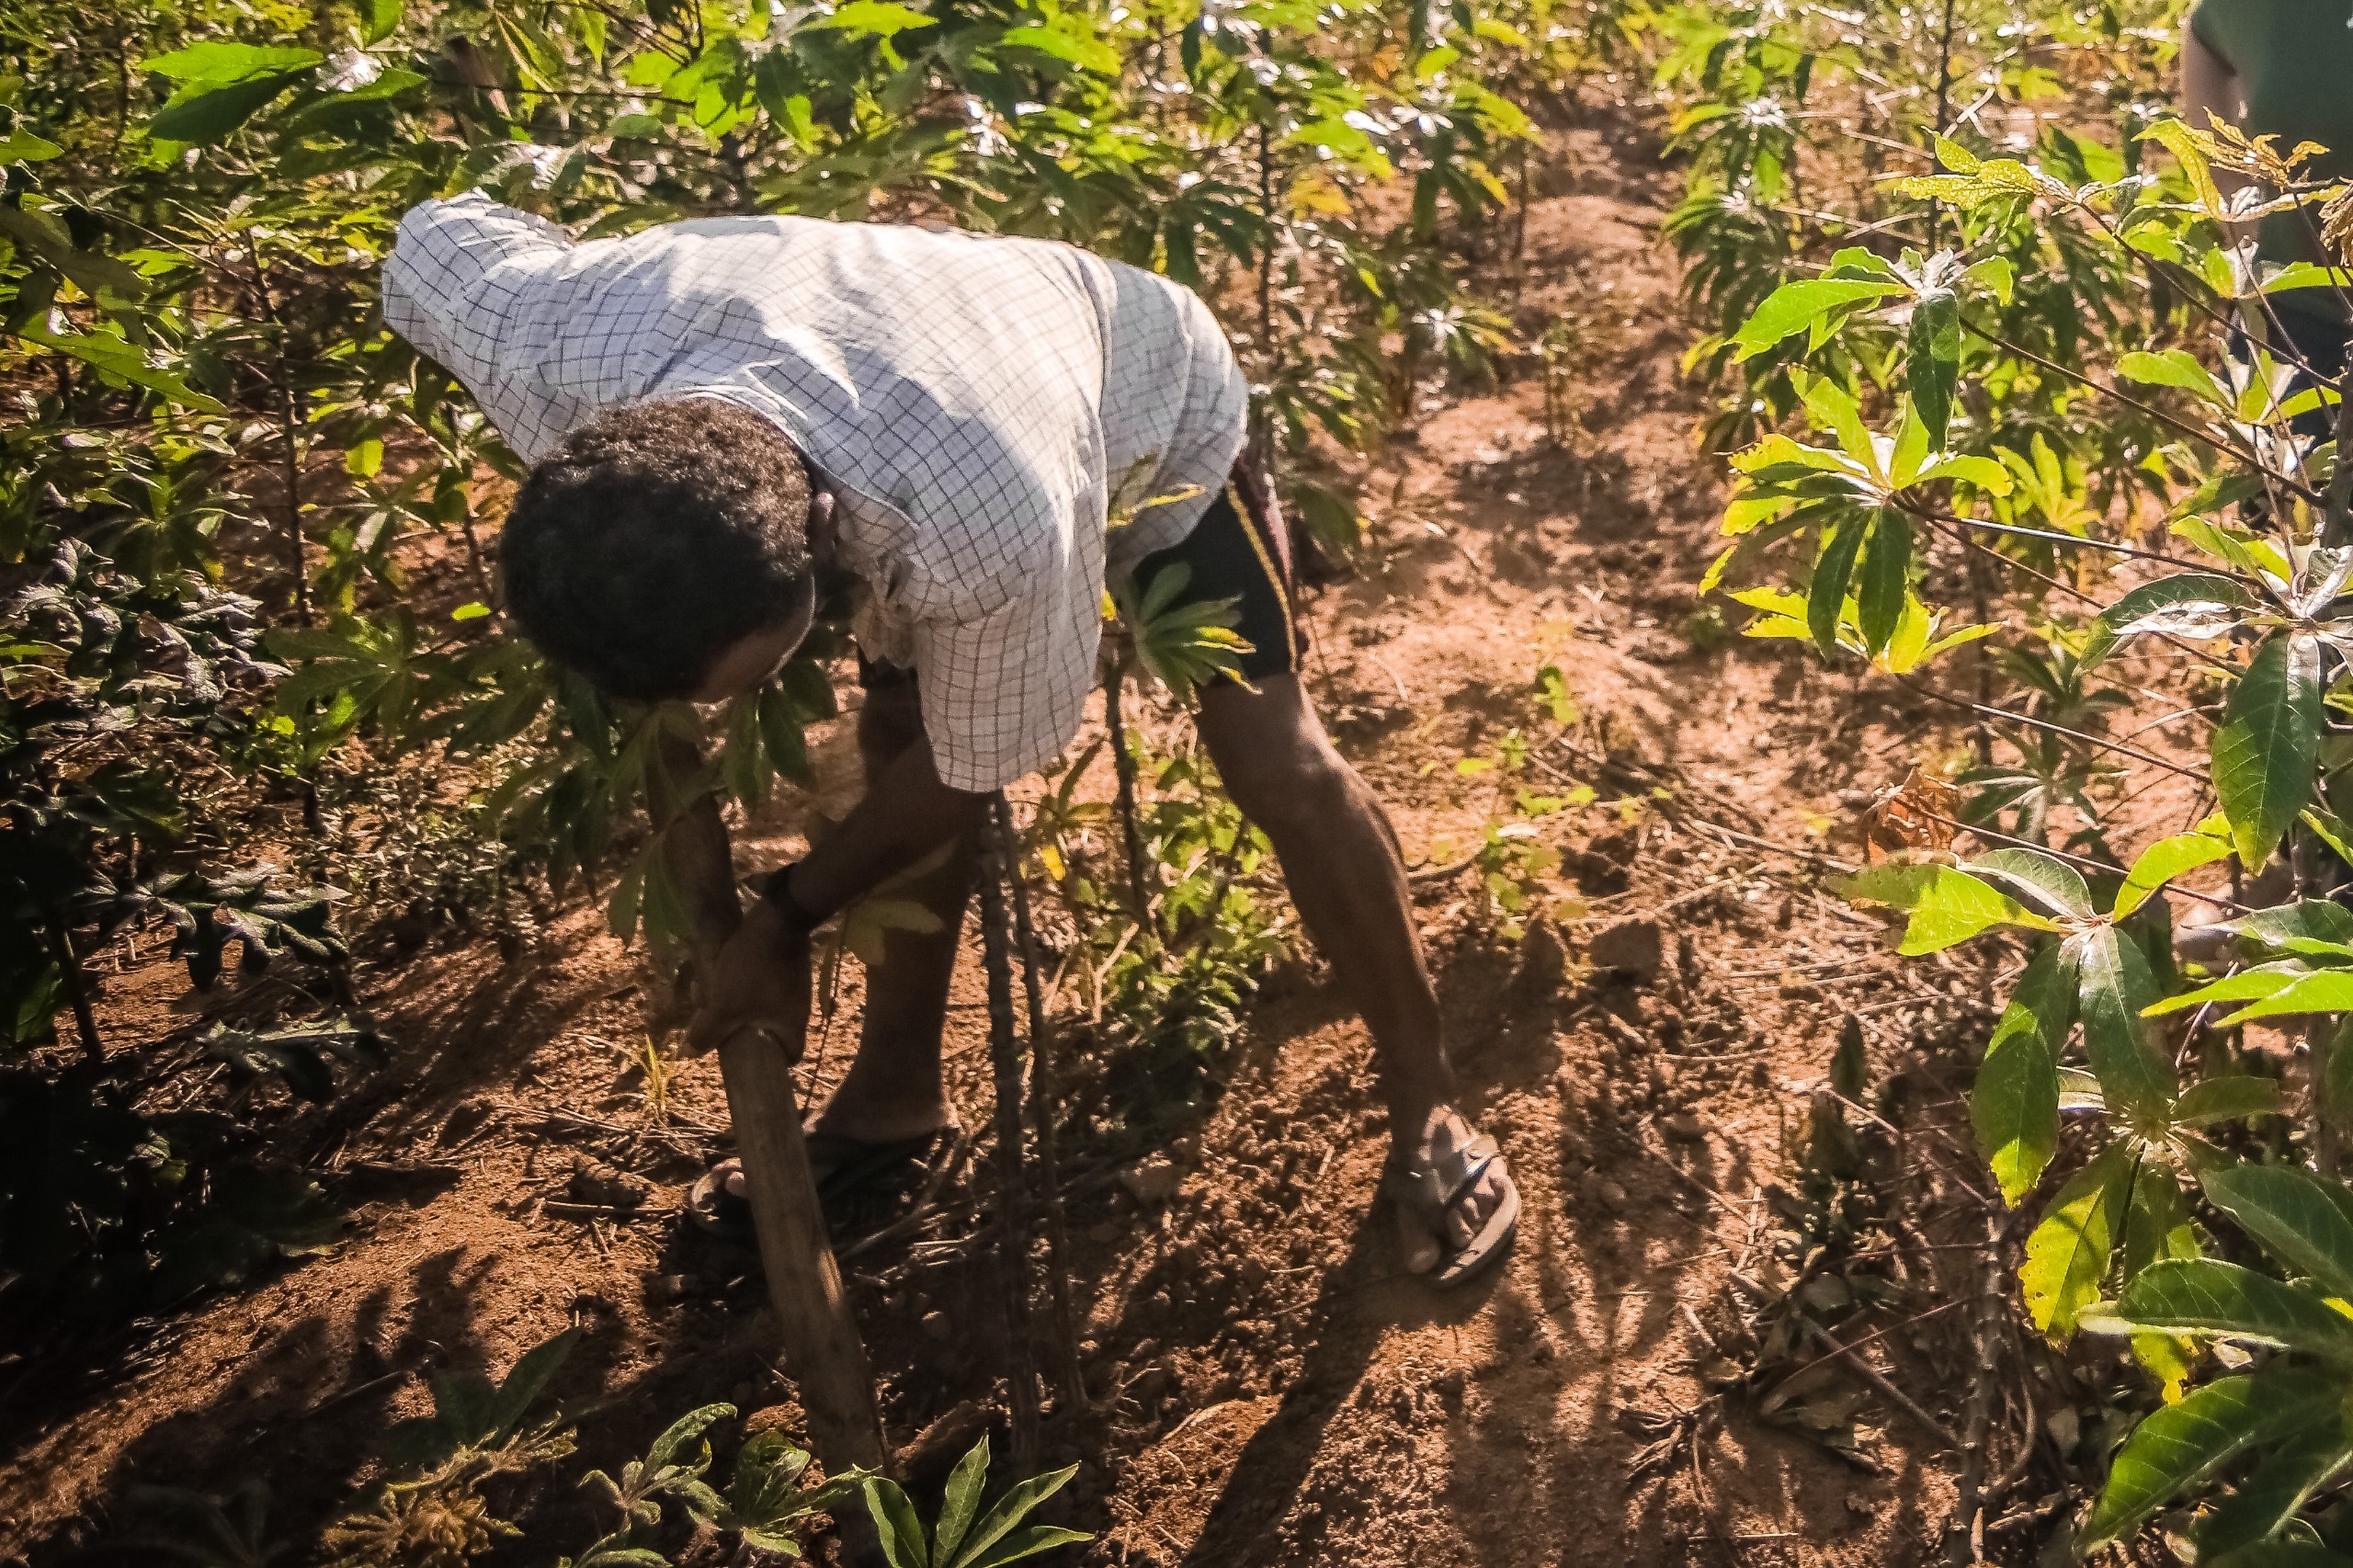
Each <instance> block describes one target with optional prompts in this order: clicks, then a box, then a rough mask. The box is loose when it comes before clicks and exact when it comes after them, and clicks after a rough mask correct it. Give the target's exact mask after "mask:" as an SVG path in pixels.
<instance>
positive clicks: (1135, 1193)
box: [1120, 1157, 1185, 1203]
mask: <svg viewBox="0 0 2353 1568" xmlns="http://www.w3.org/2000/svg"><path fill="white" fill-rule="evenodd" d="M1184 1180H1185V1173H1184V1172H1182V1171H1180V1170H1178V1169H1177V1168H1176V1165H1174V1164H1173V1163H1171V1162H1170V1161H1168V1160H1165V1159H1161V1158H1158V1157H1154V1158H1153V1159H1149V1160H1145V1161H1143V1162H1142V1163H1141V1164H1138V1165H1130V1166H1129V1167H1128V1168H1127V1169H1126V1170H1123V1171H1121V1172H1120V1186H1121V1187H1125V1188H1127V1191H1128V1196H1129V1197H1131V1198H1132V1199H1135V1200H1136V1201H1137V1202H1138V1203H1165V1202H1167V1201H1168V1200H1169V1199H1172V1198H1174V1197H1176V1188H1177V1187H1179V1186H1181V1185H1182V1184H1183V1183H1184Z"/></svg>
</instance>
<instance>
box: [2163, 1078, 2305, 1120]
mask: <svg viewBox="0 0 2353 1568" xmlns="http://www.w3.org/2000/svg"><path fill="white" fill-rule="evenodd" d="M2277 1115H2279V1080H2278V1079H2276V1078H2258V1077H2256V1075H2255V1074H2252V1073H2225V1074H2222V1076H2221V1077H2218V1078H2200V1080H2199V1081H2198V1082H2196V1083H2195V1084H2192V1085H2189V1087H2188V1088H2186V1089H2184V1090H2182V1092H2181V1097H2180V1098H2179V1099H2177V1100H2176V1101H2174V1102H2173V1124H2174V1125H2175V1126H2176V1127H2203V1126H2205V1125H2207V1124H2208V1123H2209V1122H2215V1121H2244V1120H2245V1119H2247V1118H2248V1117H2251V1116H2277Z"/></svg>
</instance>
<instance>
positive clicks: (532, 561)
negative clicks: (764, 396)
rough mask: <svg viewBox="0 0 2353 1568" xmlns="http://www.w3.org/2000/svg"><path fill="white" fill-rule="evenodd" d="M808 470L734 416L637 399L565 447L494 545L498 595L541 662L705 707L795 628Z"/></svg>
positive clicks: (774, 652) (729, 407)
mask: <svg viewBox="0 0 2353 1568" xmlns="http://www.w3.org/2000/svg"><path fill="white" fill-rule="evenodd" d="M810 502H811V493H810V483H809V472H808V470H807V469H806V468H804V467H803V466H802V465H801V458H800V454H798V453H797V452H795V451H794V450H793V448H792V443H791V442H790V440H788V439H787V438H786V437H785V436H784V434H783V432H782V431H780V430H779V429H778V428H777V427H776V426H774V425H772V424H770V423H768V422H767V420H765V419H763V418H761V417H760V416H759V415H756V414H755V413H753V412H752V411H751V410H750V409H747V408H744V407H742V406H740V405H738V404H735V403H726V402H722V401H721V400H719V399H716V398H707V397H688V398H676V399H673V400H670V401H667V402H655V403H636V404H632V405H631V406H629V407H626V408H617V409H612V410H608V412H606V413H604V414H601V415H597V417H596V418H595V419H593V420H591V421H590V422H589V423H587V424H586V425H584V426H581V427H580V428H579V429H577V430H575V431H574V432H573V433H572V434H571V435H569V436H567V437H564V438H563V442H562V443H560V444H559V445H558V446H557V447H556V449H555V450H553V451H552V452H550V453H549V454H548V455H547V457H546V458H545V459H544V460H541V461H540V464H539V466H538V467H536V468H534V469H533V470H532V471H531V473H530V477H529V479H527V480H526V481H525V482H524V483H523V488H522V490H521V492H520V493H519V494H517V496H516V497H515V506H514V509H513V510H512V511H511V512H510V513H509V514H508V515H507V518H506V531H505V533H504V534H503V535H502V536H501V538H500V540H499V560H500V564H501V565H502V566H503V568H504V569H505V573H506V599H507V605H508V608H510V609H512V610H513V611H514V614H515V617H516V619H517V621H519V622H520V623H521V625H522V628H523V631H525V633H527V634H528V635H529V637H530V639H531V641H532V642H536V643H538V644H539V646H540V651H541V652H542V653H546V654H547V655H548V657H550V658H551V659H553V660H555V661H556V662H557V663H558V664H560V665H566V666H568V667H569V668H571V669H574V670H576V671H578V672H579V673H580V674H581V675H583V676H586V677H587V678H588V679H589V680H590V681H591V682H593V683H594V684H595V685H596V686H597V687H598V688H599V689H601V690H603V691H605V692H607V693H608V694H609V695H611V696H614V697H620V698H629V699H635V700H638V701H643V702H654V701H661V700H664V699H669V698H694V699H699V700H705V701H714V700H718V699H721V698H723V697H727V696H732V695H733V694H734V693H735V692H737V691H741V690H744V689H745V688H747V687H751V686H754V685H756V684H757V683H758V682H759V681H761V680H763V679H765V678H767V675H768V673H769V672H770V671H771V670H773V669H774V668H775V667H776V665H778V664H779V663H781V662H782V661H783V660H784V658H785V657H786V656H787V655H789V654H790V653H791V652H792V650H793V648H794V647H796V646H798V645H799V643H800V642H801V638H802V637H803V636H805V635H806V634H807V632H808V630H809V622H810V619H811V618H812V616H813V613H814V609H815V603H816V580H815V574H814V573H813V571H812V570H811V565H810V559H809V515H810Z"/></svg>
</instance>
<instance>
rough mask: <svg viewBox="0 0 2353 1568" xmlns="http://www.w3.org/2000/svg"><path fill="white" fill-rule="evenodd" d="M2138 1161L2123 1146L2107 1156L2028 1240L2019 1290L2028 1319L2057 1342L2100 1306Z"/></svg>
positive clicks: (2046, 1213)
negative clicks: (2086, 1312) (2087, 1310)
mask: <svg viewBox="0 0 2353 1568" xmlns="http://www.w3.org/2000/svg"><path fill="white" fill-rule="evenodd" d="M2132 1159H2133V1156H2132V1151H2131V1149H2130V1148H2128V1147H2127V1146H2126V1145H2124V1144H2122V1143H2111V1144H2109V1146H2108V1147H2107V1148H2105V1149H2103V1150H2101V1151H2100V1152H2099V1153H2098V1154H2097V1156H2096V1157H2095V1158H2094V1159H2093V1160H2092V1162H2091V1164H2089V1165H2086V1166H2085V1167H2084V1168H2083V1169H2082V1170H2080V1171H2077V1172H2076V1173H2075V1176H2073V1177H2072V1178H2071V1179H2070V1180H2069V1181H2068V1182H2067V1185H2066V1186H2064V1187H2061V1188H2060V1189H2059V1190H2058V1192H2057V1193H2056V1194H2054V1195H2053V1196H2052V1199H2051V1206H2050V1207H2049V1208H2047V1209H2045V1210H2043V1211H2042V1218H2041V1220H2040V1221H2039V1222H2037V1224H2036V1225H2035V1227H2034V1230H2033V1231H2032V1233H2029V1235H2028V1236H2027V1239H2026V1260H2025V1262H2023V1263H2022V1264H2020V1265H2019V1266H2018V1286H2019V1288H2020V1290H2021V1291H2022V1292H2023V1293H2024V1295H2025V1298H2026V1310H2027V1316H2028V1317H2029V1318H2030V1319H2032V1320H2033V1323H2034V1326H2035V1327H2037V1328H2039V1329H2040V1330H2041V1331H2042V1332H2043V1333H2044V1334H2045V1335H2049V1336H2050V1337H2051V1339H2052V1341H2053V1342H2057V1341H2060V1340H2063V1339H2065V1338H2066V1337H2067V1336H2068V1335H2071V1334H2073V1333H2075V1322H2076V1319H2077V1318H2079V1317H2081V1316H2082V1314H2083V1312H2084V1309H2085V1308H2086V1307H2088V1306H2090V1305H2091V1304H2092V1303H2093V1302H2095V1301H2098V1300H2099V1286H2100V1281H2101V1280H2102V1279H2104V1278H2107V1277H2108V1263H2109V1256H2110V1255H2111V1254H2113V1253H2114V1252H2115V1250H2116V1243H2117V1240H2118V1235H2119V1232H2120V1229H2121V1223H2122V1220H2123V1210H2124V1207H2125V1200H2126V1198H2127V1195H2128V1194H2129V1192H2130V1190H2131V1179H2132Z"/></svg>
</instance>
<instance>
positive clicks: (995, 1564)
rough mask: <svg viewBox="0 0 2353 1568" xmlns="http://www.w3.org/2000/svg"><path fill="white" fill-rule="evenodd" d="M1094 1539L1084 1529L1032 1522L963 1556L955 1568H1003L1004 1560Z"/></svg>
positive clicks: (1016, 1559) (1014, 1560)
mask: <svg viewBox="0 0 2353 1568" xmlns="http://www.w3.org/2000/svg"><path fill="white" fill-rule="evenodd" d="M1094 1539H1095V1538H1094V1537H1093V1536H1091V1535H1089V1534H1087V1533H1086V1531H1085V1530H1069V1529H1064V1528H1062V1527H1061V1526H1060V1525H1029V1526H1028V1527H1026V1528H1021V1529H1017V1530H1015V1531H1014V1532H1013V1533H1012V1534H1011V1535H1008V1536H1006V1538H1005V1539H1004V1540H1000V1541H998V1542H997V1543H996V1544H995V1546H993V1547H991V1548H989V1550H988V1551H983V1552H982V1553H981V1554H980V1555H979V1556H977V1557H967V1558H964V1559H962V1560H961V1561H960V1562H958V1563H957V1565H956V1568H1001V1565H1002V1564H1004V1563H1007V1562H1020V1561H1021V1560H1022V1559H1023V1558H1025V1557H1035V1556H1037V1555H1038V1553H1040V1552H1041V1551H1052V1550H1053V1549H1054V1548H1055V1547H1058V1546H1075V1545H1077V1544H1078V1543H1079V1542H1081V1541H1087V1540H1094Z"/></svg>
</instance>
